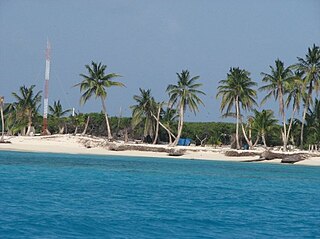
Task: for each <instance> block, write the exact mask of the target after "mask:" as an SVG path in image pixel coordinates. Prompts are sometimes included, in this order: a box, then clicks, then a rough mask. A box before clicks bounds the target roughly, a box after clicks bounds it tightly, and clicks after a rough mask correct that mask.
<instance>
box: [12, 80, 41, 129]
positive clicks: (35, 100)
mask: <svg viewBox="0 0 320 239" xmlns="http://www.w3.org/2000/svg"><path fill="white" fill-rule="evenodd" d="M34 87H35V85H32V86H30V87H29V88H27V87H26V86H21V87H20V89H19V90H20V94H21V95H18V94H17V93H15V92H12V95H13V97H14V98H15V99H16V100H17V101H16V102H15V103H13V104H14V106H15V109H16V111H17V114H18V117H19V118H21V119H22V120H23V119H24V118H26V119H27V121H28V123H27V127H28V129H27V133H26V135H30V133H31V127H32V118H33V117H34V116H35V114H36V113H37V111H38V110H39V107H40V104H39V103H40V102H41V95H40V94H41V91H38V92H37V93H36V94H35V93H34V91H33V89H34Z"/></svg>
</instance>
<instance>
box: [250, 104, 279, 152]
mask: <svg viewBox="0 0 320 239" xmlns="http://www.w3.org/2000/svg"><path fill="white" fill-rule="evenodd" d="M253 112H254V117H253V124H252V128H253V129H254V130H255V131H256V132H257V134H258V136H261V138H262V142H263V146H264V147H265V148H266V147H267V142H266V136H267V134H268V133H270V132H271V131H272V130H273V129H274V128H275V126H276V123H277V122H278V120H277V119H275V118H274V115H273V111H272V110H262V111H261V112H259V111H257V110H254V111H253Z"/></svg>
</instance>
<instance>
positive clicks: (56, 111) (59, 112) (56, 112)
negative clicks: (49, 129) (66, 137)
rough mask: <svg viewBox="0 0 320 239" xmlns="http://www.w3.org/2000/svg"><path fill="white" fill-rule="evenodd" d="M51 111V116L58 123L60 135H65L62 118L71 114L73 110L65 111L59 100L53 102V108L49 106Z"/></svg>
mask: <svg viewBox="0 0 320 239" xmlns="http://www.w3.org/2000/svg"><path fill="white" fill-rule="evenodd" d="M49 111H50V114H51V116H52V117H53V118H54V119H56V120H57V121H58V127H59V134H63V132H64V126H63V124H62V123H63V122H61V117H63V116H64V115H65V114H67V113H69V112H70V111H71V110H70V109H67V110H63V109H62V105H61V103H60V100H58V101H54V102H53V106H51V105H50V106H49Z"/></svg>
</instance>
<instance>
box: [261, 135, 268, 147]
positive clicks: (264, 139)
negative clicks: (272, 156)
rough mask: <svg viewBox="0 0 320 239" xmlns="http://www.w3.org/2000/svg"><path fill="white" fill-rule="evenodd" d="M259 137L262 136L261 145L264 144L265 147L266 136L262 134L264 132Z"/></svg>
mask: <svg viewBox="0 0 320 239" xmlns="http://www.w3.org/2000/svg"><path fill="white" fill-rule="evenodd" d="M261 138H262V142H263V146H264V147H265V148H267V142H266V137H265V134H264V133H263V134H261Z"/></svg>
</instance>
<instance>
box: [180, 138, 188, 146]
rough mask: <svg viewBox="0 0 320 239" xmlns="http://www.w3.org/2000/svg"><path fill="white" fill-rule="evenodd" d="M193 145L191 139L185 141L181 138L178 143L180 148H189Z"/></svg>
mask: <svg viewBox="0 0 320 239" xmlns="http://www.w3.org/2000/svg"><path fill="white" fill-rule="evenodd" d="M190 144H191V139H188V138H186V139H183V138H180V139H179V141H178V145H180V146H189V145H190Z"/></svg>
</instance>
